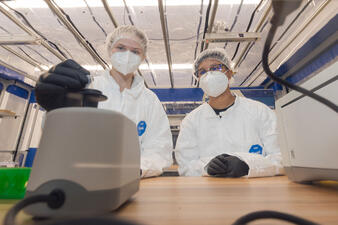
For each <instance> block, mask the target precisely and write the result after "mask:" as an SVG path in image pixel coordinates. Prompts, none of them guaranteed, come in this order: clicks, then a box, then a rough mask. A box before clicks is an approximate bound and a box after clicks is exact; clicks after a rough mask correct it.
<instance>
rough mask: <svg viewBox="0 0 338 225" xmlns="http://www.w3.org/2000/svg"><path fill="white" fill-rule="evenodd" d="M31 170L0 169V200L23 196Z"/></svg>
mask: <svg viewBox="0 0 338 225" xmlns="http://www.w3.org/2000/svg"><path fill="white" fill-rule="evenodd" d="M30 172H31V168H0V199H21V198H23V197H24V196H25V193H26V187H27V181H28V179H29V175H30Z"/></svg>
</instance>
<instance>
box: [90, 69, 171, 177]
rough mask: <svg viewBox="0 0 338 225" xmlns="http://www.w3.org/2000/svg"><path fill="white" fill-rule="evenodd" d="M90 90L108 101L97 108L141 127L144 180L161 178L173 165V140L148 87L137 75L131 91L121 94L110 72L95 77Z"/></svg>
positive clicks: (163, 114) (163, 116)
mask: <svg viewBox="0 0 338 225" xmlns="http://www.w3.org/2000/svg"><path fill="white" fill-rule="evenodd" d="M90 88H94V89H98V90H100V91H102V93H103V94H104V95H106V96H107V97H108V99H107V100H106V101H103V102H99V104H98V108H102V109H110V110H114V111H118V112H121V113H123V114H124V115H125V116H127V117H128V118H129V119H131V120H132V121H134V122H135V123H136V125H137V126H138V132H139V141H140V146H141V169H142V177H151V176H158V175H160V174H162V169H163V168H166V167H169V166H170V165H171V164H172V149H173V147H172V136H171V131H170V126H169V121H168V117H167V115H166V113H165V111H164V109H163V107H162V104H161V103H160V101H159V99H158V98H157V96H156V95H155V94H154V93H153V92H152V91H151V90H149V89H148V88H146V87H145V85H144V80H143V78H142V77H141V76H139V75H135V77H134V81H133V83H132V86H131V88H130V89H124V90H123V91H122V92H120V87H119V85H118V84H117V83H116V81H115V80H114V78H112V77H111V76H110V74H109V71H104V72H103V73H102V74H101V76H97V77H94V79H93V81H92V83H91V84H90Z"/></svg>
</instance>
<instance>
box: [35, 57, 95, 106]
mask: <svg viewBox="0 0 338 225" xmlns="http://www.w3.org/2000/svg"><path fill="white" fill-rule="evenodd" d="M87 75H89V71H88V70H86V69H84V68H83V67H81V66H80V65H79V64H78V63H77V62H75V61H74V60H72V59H67V60H66V61H64V62H62V63H59V64H57V65H56V66H54V67H52V68H51V69H50V70H49V71H48V72H46V73H44V74H42V75H41V76H40V78H39V80H38V82H37V83H36V86H35V95H36V100H37V102H38V103H39V105H41V106H42V107H43V108H44V109H46V110H47V111H50V110H53V109H56V108H59V107H60V106H61V105H62V104H63V101H64V98H65V95H66V93H68V92H70V91H71V92H76V91H79V90H82V89H83V88H85V87H86V85H87V84H88V82H89V80H88V77H87Z"/></svg>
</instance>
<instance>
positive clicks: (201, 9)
mask: <svg viewBox="0 0 338 225" xmlns="http://www.w3.org/2000/svg"><path fill="white" fill-rule="evenodd" d="M199 12H200V18H199V21H198V26H197V32H196V33H197V35H196V36H195V37H196V46H195V53H194V60H195V59H196V56H197V49H198V45H199V40H200V30H201V24H202V19H203V0H202V1H201V7H200V11H199Z"/></svg>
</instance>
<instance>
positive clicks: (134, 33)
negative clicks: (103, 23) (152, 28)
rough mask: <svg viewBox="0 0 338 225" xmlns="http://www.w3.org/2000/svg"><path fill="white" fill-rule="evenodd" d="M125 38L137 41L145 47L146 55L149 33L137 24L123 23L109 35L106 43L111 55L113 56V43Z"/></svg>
mask: <svg viewBox="0 0 338 225" xmlns="http://www.w3.org/2000/svg"><path fill="white" fill-rule="evenodd" d="M123 38H127V39H131V40H134V41H137V42H138V43H139V44H140V45H141V47H142V48H143V52H144V55H146V53H147V47H148V38H147V35H146V34H145V33H144V32H143V31H141V30H140V29H138V28H136V27H135V26H132V25H123V26H119V27H117V28H116V29H115V30H114V31H113V32H111V33H109V34H108V35H107V38H106V42H105V45H106V50H107V52H108V55H109V56H111V51H112V47H113V45H114V44H115V43H116V42H117V41H118V40H120V39H123Z"/></svg>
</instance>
